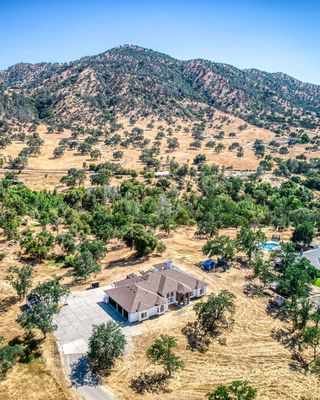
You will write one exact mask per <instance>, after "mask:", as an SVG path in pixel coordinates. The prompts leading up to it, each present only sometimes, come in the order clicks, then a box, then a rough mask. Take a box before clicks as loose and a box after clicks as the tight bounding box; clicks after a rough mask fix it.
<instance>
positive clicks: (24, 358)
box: [9, 332, 42, 364]
mask: <svg viewBox="0 0 320 400" xmlns="http://www.w3.org/2000/svg"><path fill="white" fill-rule="evenodd" d="M41 343H42V339H37V338H36V337H35V335H34V333H33V332H27V333H26V334H25V335H24V336H23V337H22V338H20V337H15V338H13V339H12V340H10V342H9V345H10V346H15V345H19V346H22V348H23V354H22V355H21V356H20V357H19V362H21V363H24V364H27V363H30V362H32V361H34V360H36V359H38V358H40V357H41V356H42V351H41Z"/></svg>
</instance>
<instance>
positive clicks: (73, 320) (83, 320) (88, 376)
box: [54, 288, 140, 400]
mask: <svg viewBox="0 0 320 400" xmlns="http://www.w3.org/2000/svg"><path fill="white" fill-rule="evenodd" d="M104 289H105V288H97V289H90V290H85V291H82V292H74V293H71V294H70V296H69V297H68V299H67V302H66V304H65V305H63V306H62V308H61V311H60V313H59V314H58V315H57V316H56V318H55V322H56V324H57V330H56V331H55V333H54V334H55V336H56V338H57V342H58V347H59V351H60V354H61V359H62V362H63V364H64V367H65V370H66V372H67V374H68V376H69V379H70V381H71V383H72V385H73V386H74V387H75V389H76V390H77V391H78V393H79V394H80V395H81V396H82V397H83V398H84V399H86V400H103V399H108V400H111V399H114V397H113V396H112V394H111V393H109V392H108V391H107V390H106V389H105V388H103V387H102V386H100V382H99V378H98V377H97V376H96V375H95V374H94V373H93V372H92V371H91V369H90V366H89V364H88V359H87V356H86V353H87V351H88V339H89V337H90V335H91V333H92V329H93V325H98V324H101V323H103V322H107V321H111V320H112V321H116V322H118V323H119V324H120V326H121V329H122V332H123V333H124V334H125V336H126V339H127V346H126V349H125V352H126V353H128V352H130V351H131V350H132V347H133V344H132V337H133V336H136V335H139V334H140V330H139V327H138V326H137V325H132V324H130V323H129V322H128V321H127V320H125V319H124V318H123V317H122V316H121V315H120V314H118V313H117V312H116V311H115V310H114V309H113V308H112V307H111V306H110V305H108V304H105V303H104V302H103V297H104V291H103V290H104Z"/></svg>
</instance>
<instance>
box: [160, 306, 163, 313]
mask: <svg viewBox="0 0 320 400" xmlns="http://www.w3.org/2000/svg"><path fill="white" fill-rule="evenodd" d="M160 312H161V313H162V312H164V305H163V304H162V305H161V306H160Z"/></svg>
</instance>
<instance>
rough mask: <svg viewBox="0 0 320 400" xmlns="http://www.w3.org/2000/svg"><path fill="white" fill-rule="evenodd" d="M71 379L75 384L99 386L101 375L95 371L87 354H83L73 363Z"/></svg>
mask: <svg viewBox="0 0 320 400" xmlns="http://www.w3.org/2000/svg"><path fill="white" fill-rule="evenodd" d="M70 381H71V383H72V385H73V386H75V387H76V388H77V387H80V386H98V385H99V384H100V378H99V376H98V375H97V374H96V373H95V372H94V371H93V369H92V367H91V365H90V360H89V358H88V356H87V355H83V356H81V357H80V358H79V359H78V360H77V361H75V362H74V363H73V364H72V365H71V372H70Z"/></svg>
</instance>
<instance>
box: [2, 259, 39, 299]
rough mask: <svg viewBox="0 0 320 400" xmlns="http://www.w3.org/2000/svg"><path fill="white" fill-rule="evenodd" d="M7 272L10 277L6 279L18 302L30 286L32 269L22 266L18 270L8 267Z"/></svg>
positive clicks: (28, 266)
mask: <svg viewBox="0 0 320 400" xmlns="http://www.w3.org/2000/svg"><path fill="white" fill-rule="evenodd" d="M8 272H9V274H10V275H8V276H7V278H6V279H7V280H8V281H9V282H10V284H11V286H12V287H13V288H14V289H15V291H16V292H17V295H18V296H19V300H22V299H23V298H24V297H25V295H26V294H27V291H28V290H29V289H30V288H31V285H32V273H33V269H32V267H31V266H30V265H23V266H22V267H20V268H19V267H10V268H9V269H8Z"/></svg>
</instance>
